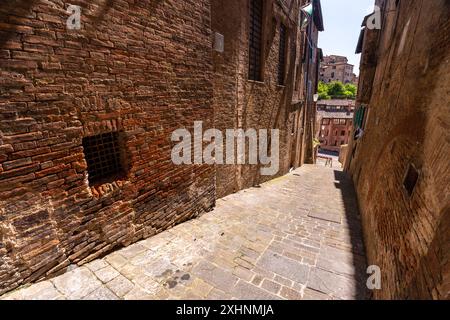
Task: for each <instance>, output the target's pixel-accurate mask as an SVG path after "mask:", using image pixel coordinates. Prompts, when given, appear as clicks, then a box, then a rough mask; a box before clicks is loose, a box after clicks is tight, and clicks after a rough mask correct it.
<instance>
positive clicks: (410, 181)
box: [403, 164, 419, 197]
mask: <svg viewBox="0 0 450 320" xmlns="http://www.w3.org/2000/svg"><path fill="white" fill-rule="evenodd" d="M418 180H419V171H418V170H417V169H416V168H415V167H414V165H413V164H410V165H409V166H408V171H407V172H406V175H405V179H404V180H403V186H404V187H405V189H406V192H408V195H409V196H410V197H411V196H412V194H413V192H414V189H415V187H416V185H417V181H418Z"/></svg>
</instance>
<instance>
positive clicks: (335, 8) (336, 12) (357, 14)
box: [319, 0, 375, 74]
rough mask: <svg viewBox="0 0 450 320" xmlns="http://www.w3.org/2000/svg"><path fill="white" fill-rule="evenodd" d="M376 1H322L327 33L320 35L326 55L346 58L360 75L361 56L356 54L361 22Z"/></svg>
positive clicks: (320, 44)
mask: <svg viewBox="0 0 450 320" xmlns="http://www.w3.org/2000/svg"><path fill="white" fill-rule="evenodd" d="M374 3H375V0H321V4H322V13H323V19H324V26H325V31H324V32H321V33H320V35H319V47H320V48H322V49H323V54H324V55H331V54H336V55H342V56H346V57H347V58H348V60H349V63H351V64H353V65H355V70H354V72H355V73H356V74H359V59H360V55H356V54H355V49H356V45H357V43H358V37H359V32H360V30H361V22H362V20H363V18H364V17H365V16H366V15H367V14H369V13H370V11H371V10H370V9H372V10H373V6H374Z"/></svg>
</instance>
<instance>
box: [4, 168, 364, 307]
mask: <svg viewBox="0 0 450 320" xmlns="http://www.w3.org/2000/svg"><path fill="white" fill-rule="evenodd" d="M365 269H366V261H365V255H364V245H363V240H362V231H361V223H360V218H359V214H358V205H357V201H356V197H355V193H354V190H353V186H352V183H351V180H350V179H349V178H347V177H346V176H345V175H344V174H342V172H341V171H339V170H338V169H330V168H325V167H321V166H314V165H305V166H304V167H302V168H300V169H297V170H295V171H294V172H292V173H290V174H288V175H286V176H284V177H281V178H278V179H275V180H272V181H269V182H268V183H264V184H262V185H261V186H260V187H258V188H251V189H248V190H243V191H241V192H238V193H236V194H232V195H229V196H227V197H225V198H223V199H219V200H218V201H217V207H216V208H215V210H213V211H212V212H209V213H207V214H204V215H203V216H201V217H199V218H197V219H195V220H191V221H188V222H186V223H183V224H180V225H178V226H176V227H175V228H172V229H170V230H167V231H164V232H162V233H160V234H158V235H155V236H153V237H151V238H148V239H145V240H142V241H140V242H137V243H135V244H132V245H130V246H128V247H126V248H123V249H120V250H118V251H116V252H113V253H111V254H109V255H107V256H105V257H103V258H102V259H97V260H94V261H92V262H90V263H88V264H86V265H85V266H82V267H79V268H76V269H74V270H72V271H70V272H67V273H65V274H63V275H61V276H58V277H56V278H53V279H50V280H47V281H43V282H40V283H37V284H33V285H31V286H27V287H24V288H20V289H18V290H16V291H14V292H11V293H9V294H6V295H4V296H2V297H0V299H26V300H28V299H89V300H114V299H125V300H156V299H209V300H217V299H255V300H256V299H264V300H267V299H269V300H272V299H289V300H299V299H307V300H310V299H313V300H322V299H364V298H366V297H367V292H366V291H365V289H364V288H365V282H366V280H367V275H366V274H365Z"/></svg>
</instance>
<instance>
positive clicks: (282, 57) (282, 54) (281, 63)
mask: <svg viewBox="0 0 450 320" xmlns="http://www.w3.org/2000/svg"><path fill="white" fill-rule="evenodd" d="M286 45H287V30H286V27H285V26H284V24H281V26H280V46H279V56H278V84H279V85H284V74H285V72H286Z"/></svg>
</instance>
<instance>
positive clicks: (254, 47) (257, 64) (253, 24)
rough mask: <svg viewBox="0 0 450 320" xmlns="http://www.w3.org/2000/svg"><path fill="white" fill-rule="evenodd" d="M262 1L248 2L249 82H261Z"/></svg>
mask: <svg viewBox="0 0 450 320" xmlns="http://www.w3.org/2000/svg"><path fill="white" fill-rule="evenodd" d="M262 18H263V0H250V37H249V70H248V78H249V79H250V80H255V81H261V80H262V70H261V65H262V56H261V51H262Z"/></svg>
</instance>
